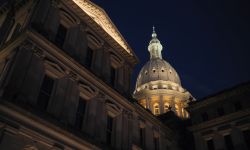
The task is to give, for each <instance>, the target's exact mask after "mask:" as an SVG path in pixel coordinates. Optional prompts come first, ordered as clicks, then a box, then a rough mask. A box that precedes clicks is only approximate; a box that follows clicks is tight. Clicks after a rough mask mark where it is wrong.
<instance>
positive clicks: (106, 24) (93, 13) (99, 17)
mask: <svg viewBox="0 0 250 150" xmlns="http://www.w3.org/2000/svg"><path fill="white" fill-rule="evenodd" d="M73 1H74V2H75V3H76V4H77V5H78V6H79V7H80V8H81V9H82V10H83V11H84V12H85V13H87V14H88V15H89V16H90V17H91V18H92V19H93V20H94V21H95V22H96V23H97V24H98V25H99V26H100V27H101V28H102V29H103V30H105V31H106V32H107V33H108V34H109V35H110V36H111V37H112V38H113V39H114V40H115V41H116V42H117V43H119V45H121V47H123V48H124V49H125V50H126V51H127V52H128V53H129V54H130V55H133V54H132V52H131V50H130V49H129V47H128V46H127V43H126V42H125V40H124V39H123V37H122V35H121V34H120V33H119V31H118V30H117V29H116V27H115V26H114V24H113V23H112V21H111V20H110V18H109V17H108V15H107V14H106V12H105V11H104V10H103V9H102V8H100V7H98V6H97V5H95V4H93V3H92V2H91V1H89V0H73Z"/></svg>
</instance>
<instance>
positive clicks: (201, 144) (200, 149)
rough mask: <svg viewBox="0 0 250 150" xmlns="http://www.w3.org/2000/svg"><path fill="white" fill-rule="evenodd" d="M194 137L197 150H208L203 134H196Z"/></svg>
mask: <svg viewBox="0 0 250 150" xmlns="http://www.w3.org/2000/svg"><path fill="white" fill-rule="evenodd" d="M193 135H194V142H195V149H196V150H207V146H206V143H205V140H204V138H203V137H202V136H201V134H200V133H197V132H194V133H193Z"/></svg>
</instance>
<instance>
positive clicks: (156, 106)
mask: <svg viewBox="0 0 250 150" xmlns="http://www.w3.org/2000/svg"><path fill="white" fill-rule="evenodd" d="M154 114H155V115H159V114H160V108H159V104H158V103H156V104H154Z"/></svg>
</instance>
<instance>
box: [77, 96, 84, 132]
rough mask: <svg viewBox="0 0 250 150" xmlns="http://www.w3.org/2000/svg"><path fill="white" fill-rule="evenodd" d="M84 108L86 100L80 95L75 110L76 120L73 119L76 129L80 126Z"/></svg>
mask: <svg viewBox="0 0 250 150" xmlns="http://www.w3.org/2000/svg"><path fill="white" fill-rule="evenodd" d="M85 110H86V100H85V99H83V98H82V97H80V98H79V102H78V107H77V112H76V121H75V127H76V128H77V129H78V130H80V129H81V128H82V123H83V119H84V115H85Z"/></svg>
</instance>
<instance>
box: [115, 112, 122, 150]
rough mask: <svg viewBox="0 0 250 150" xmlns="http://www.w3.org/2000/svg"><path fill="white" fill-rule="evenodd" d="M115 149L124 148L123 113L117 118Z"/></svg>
mask: <svg viewBox="0 0 250 150" xmlns="http://www.w3.org/2000/svg"><path fill="white" fill-rule="evenodd" d="M115 124H116V125H115V148H116V149H121V148H122V113H120V114H119V115H117V116H116V117H115Z"/></svg>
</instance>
